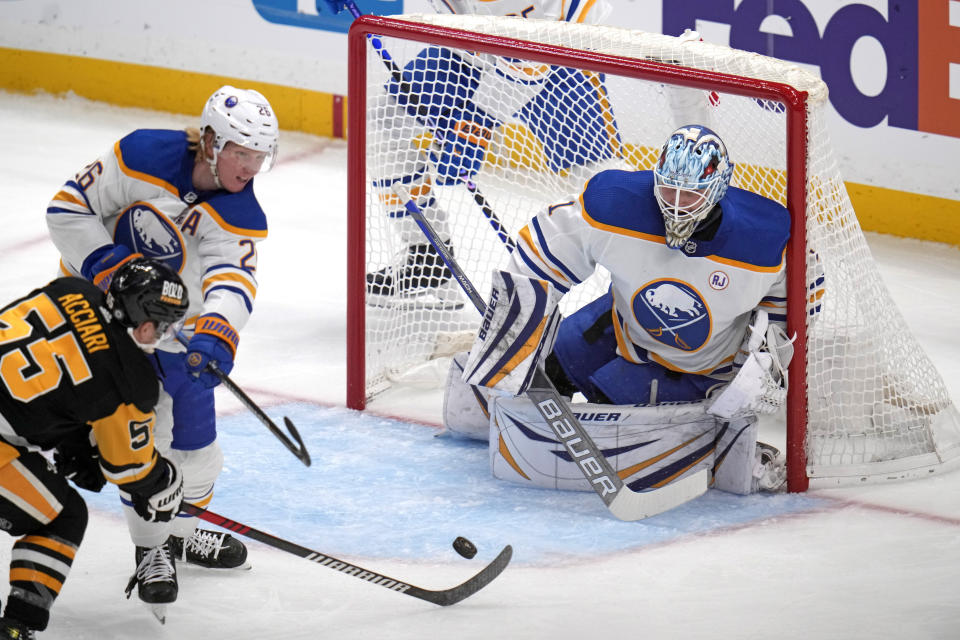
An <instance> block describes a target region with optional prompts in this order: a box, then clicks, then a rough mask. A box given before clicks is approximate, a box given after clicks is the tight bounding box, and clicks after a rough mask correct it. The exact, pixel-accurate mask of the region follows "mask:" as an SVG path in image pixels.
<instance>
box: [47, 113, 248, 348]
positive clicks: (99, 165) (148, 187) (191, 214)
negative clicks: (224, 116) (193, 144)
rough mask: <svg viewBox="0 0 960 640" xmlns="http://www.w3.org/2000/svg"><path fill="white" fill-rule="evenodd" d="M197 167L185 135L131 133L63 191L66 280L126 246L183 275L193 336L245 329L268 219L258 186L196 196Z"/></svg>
mask: <svg viewBox="0 0 960 640" xmlns="http://www.w3.org/2000/svg"><path fill="white" fill-rule="evenodd" d="M193 166H194V152H193V151H192V150H191V149H190V148H189V144H188V141H187V135H186V133H185V132H184V131H173V130H138V131H134V132H133V133H131V134H129V135H128V136H126V137H124V138H123V139H121V140H120V141H118V142H117V143H116V144H115V145H114V147H113V149H111V150H110V151H109V152H108V153H106V154H104V155H103V156H102V157H100V158H99V159H98V160H97V161H95V162H93V163H92V164H90V165H88V166H87V167H85V168H84V169H83V171H81V172H80V173H79V174H77V175H76V176H75V177H74V178H73V179H71V180H68V181H67V182H66V183H65V184H64V185H63V187H62V188H61V190H60V191H59V192H58V193H57V194H56V196H54V198H53V200H52V201H51V202H50V204H49V206H48V208H47V216H46V219H47V225H48V227H49V229H50V235H51V237H52V239H53V242H54V244H55V245H56V246H57V249H58V250H59V251H60V254H61V256H62V260H61V272H62V274H63V275H71V276H76V277H83V271H84V266H85V265H84V262H85V261H86V260H87V259H88V258H89V257H90V255H91V253H93V252H94V251H95V250H96V249H99V248H101V247H103V246H106V245H111V244H120V245H125V246H126V247H128V248H129V249H131V250H132V251H134V252H139V253H142V254H144V255H145V256H147V257H150V258H154V259H157V260H160V261H162V262H164V263H165V264H167V265H168V266H170V267H171V268H172V269H173V270H174V271H176V272H177V273H179V274H180V275H181V277H182V279H183V281H184V283H185V284H186V285H187V287H188V288H189V295H190V307H189V309H188V311H187V316H186V326H185V330H186V332H187V334H188V335H189V334H190V332H191V330H192V323H193V322H194V321H195V320H196V318H197V317H198V316H199V315H202V314H210V313H214V314H218V315H220V316H222V317H223V318H225V319H226V320H227V321H228V322H229V323H230V324H231V325H233V327H234V328H236V329H238V330H239V329H240V328H242V327H243V326H244V325H245V324H246V322H247V320H248V318H249V316H250V313H251V311H252V310H253V301H254V298H255V296H256V293H257V280H256V268H257V251H256V244H257V242H259V241H260V240H262V239H263V238H265V237H266V235H267V223H266V216H265V214H264V212H263V210H262V209H261V208H260V205H259V204H258V202H257V199H256V197H255V195H254V193H253V188H252V184H253V181H252V180H251V181H250V183H249V184H247V186H246V187H245V188H244V190H243V191H240V192H239V193H229V192H227V191H224V190H218V191H212V192H197V191H195V190H194V189H193V180H192V172H193ZM161 348H168V349H169V350H173V351H179V350H180V347H179V345H166V344H165V345H163V346H162V347H161Z"/></svg>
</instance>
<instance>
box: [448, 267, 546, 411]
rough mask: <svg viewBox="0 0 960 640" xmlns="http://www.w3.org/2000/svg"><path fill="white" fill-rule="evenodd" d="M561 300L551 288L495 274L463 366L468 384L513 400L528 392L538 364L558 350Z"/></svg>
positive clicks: (523, 279) (465, 380)
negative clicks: (511, 396) (503, 393)
mask: <svg viewBox="0 0 960 640" xmlns="http://www.w3.org/2000/svg"><path fill="white" fill-rule="evenodd" d="M560 296H561V294H560V293H559V292H558V291H557V290H556V289H555V288H554V287H553V285H552V284H551V283H549V282H546V281H543V280H537V279H535V278H528V277H526V276H522V275H518V274H512V273H509V272H507V271H499V270H498V271H494V273H493V284H492V287H491V292H490V301H489V303H488V304H487V308H486V311H485V313H484V316H483V321H482V322H481V324H480V329H479V330H478V331H477V337H476V340H475V341H474V343H473V347H472V348H471V349H470V356H469V358H468V359H467V362H466V364H465V366H464V373H463V380H464V382H466V383H467V384H471V385H477V386H483V387H495V388H497V389H500V390H502V391H506V392H508V393H511V394H519V393H522V392H523V391H524V390H526V388H527V387H528V386H529V385H530V381H531V379H532V378H533V373H534V371H535V370H536V367H537V364H538V363H539V362H540V360H541V358H543V357H545V356H546V354H548V353H549V352H550V351H551V350H552V349H553V341H554V339H555V338H556V333H557V327H558V326H559V323H560V314H559V312H558V311H557V303H558V302H559V300H560Z"/></svg>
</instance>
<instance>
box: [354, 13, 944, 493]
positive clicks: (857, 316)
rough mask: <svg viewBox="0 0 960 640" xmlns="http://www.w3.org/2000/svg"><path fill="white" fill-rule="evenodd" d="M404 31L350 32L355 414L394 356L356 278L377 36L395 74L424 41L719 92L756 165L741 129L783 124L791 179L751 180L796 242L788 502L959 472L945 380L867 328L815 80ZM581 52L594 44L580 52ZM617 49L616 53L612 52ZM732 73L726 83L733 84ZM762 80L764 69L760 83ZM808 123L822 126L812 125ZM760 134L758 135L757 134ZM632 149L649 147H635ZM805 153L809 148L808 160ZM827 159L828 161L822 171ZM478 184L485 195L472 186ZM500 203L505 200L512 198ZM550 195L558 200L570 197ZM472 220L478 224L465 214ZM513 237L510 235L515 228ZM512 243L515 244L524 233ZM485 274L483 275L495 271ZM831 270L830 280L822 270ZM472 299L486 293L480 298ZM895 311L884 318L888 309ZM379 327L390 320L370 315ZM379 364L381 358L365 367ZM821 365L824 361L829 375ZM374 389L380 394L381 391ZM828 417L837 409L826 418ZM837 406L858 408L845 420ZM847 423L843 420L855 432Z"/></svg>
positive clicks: (511, 27) (742, 56) (737, 65)
mask: <svg viewBox="0 0 960 640" xmlns="http://www.w3.org/2000/svg"><path fill="white" fill-rule="evenodd" d="M401 18H402V19H394V18H384V17H373V16H363V17H361V18H359V19H357V20H356V21H355V22H354V23H353V26H352V27H351V29H350V34H349V104H348V107H349V121H348V141H349V150H348V189H349V192H348V216H349V219H348V249H347V261H348V265H347V267H348V268H347V313H348V323H347V359H348V360H347V367H348V371H347V404H348V406H349V407H352V408H355V409H362V408H364V407H365V405H366V402H367V401H368V399H369V398H370V397H372V396H373V395H375V394H376V393H379V391H378V390H371V383H370V380H371V378H372V376H375V375H377V374H376V373H372V372H371V370H370V369H371V362H373V361H374V360H376V357H379V356H381V355H382V354H383V353H386V352H387V351H388V347H387V346H383V347H380V346H374V345H372V344H371V335H372V334H371V333H370V332H369V323H368V321H369V318H368V311H369V307H368V305H367V300H366V293H365V280H364V278H365V273H367V272H370V271H371V270H373V269H374V268H375V266H376V265H378V264H383V261H384V260H385V258H383V257H380V258H372V257H371V255H372V249H371V244H370V243H371V240H370V238H371V235H370V234H371V231H370V229H368V224H376V220H377V217H378V216H382V212H378V211H377V208H378V203H377V198H376V197H375V195H374V194H372V193H371V189H370V183H371V180H372V179H375V174H376V173H377V169H376V168H374V167H373V166H372V165H374V164H375V163H376V162H377V158H376V151H374V152H373V153H371V151H370V150H371V149H374V150H375V149H377V148H378V147H377V146H376V145H375V144H374V145H373V146H371V140H373V139H374V138H375V136H376V135H378V133H377V132H378V131H379V129H378V127H380V126H381V125H380V124H378V122H377V121H376V119H375V118H374V117H371V115H370V114H371V113H373V111H372V109H371V104H372V101H373V100H374V94H376V93H377V91H378V90H379V91H381V93H382V86H383V83H384V79H385V78H386V77H387V73H386V70H385V68H384V65H383V61H382V60H381V59H380V58H379V57H378V52H377V51H376V50H375V48H374V46H373V44H372V40H371V38H370V37H368V36H374V37H376V38H377V39H378V40H379V41H382V42H383V43H384V48H385V49H386V51H388V52H390V55H394V54H398V53H399V55H397V57H396V62H397V64H398V65H399V66H400V67H403V65H404V63H405V62H406V61H407V60H408V59H409V58H410V56H411V55H412V54H408V53H406V52H407V51H408V50H409V51H416V50H418V49H422V48H423V47H425V46H426V45H427V44H429V46H431V47H444V48H450V49H454V50H458V51H464V52H471V53H479V54H491V55H493V56H500V57H505V58H510V59H521V60H523V61H527V62H530V63H542V64H546V65H551V66H552V67H569V68H572V69H579V70H584V71H588V72H596V73H600V74H605V75H606V77H607V79H608V81H610V80H611V79H617V81H618V82H619V79H624V82H625V83H627V82H630V81H637V87H654V88H656V87H657V86H671V87H687V88H690V89H694V90H700V91H703V92H714V93H716V94H719V96H720V100H721V103H722V101H724V100H727V101H728V104H732V105H737V104H739V102H738V101H740V102H743V103H744V104H747V105H749V103H750V101H752V102H753V103H754V106H755V107H756V105H759V107H756V108H757V114H756V115H755V114H749V113H748V115H746V116H736V118H737V120H738V121H739V120H744V121H745V122H744V123H743V124H738V125H737V126H738V127H740V128H742V129H744V130H745V131H747V133H746V134H744V135H743V136H742V137H743V138H744V140H746V141H747V142H744V145H746V144H750V145H756V147H757V149H758V151H757V153H758V154H760V155H764V154H763V149H762V145H764V144H766V143H767V141H765V140H758V141H749V140H748V139H749V137H750V135H749V124H750V123H749V120H751V119H752V118H757V119H758V120H759V119H762V118H768V117H769V118H773V117H774V116H772V115H771V113H772V114H774V115H775V116H776V117H777V118H781V120H782V122H781V124H778V125H777V126H779V127H782V134H777V135H776V136H772V138H773V139H771V140H770V141H769V144H770V145H776V146H780V145H782V147H783V149H782V150H780V151H778V152H777V153H779V154H780V155H782V158H783V161H782V162H783V164H784V166H783V167H782V169H781V168H780V167H775V168H774V169H772V170H770V169H762V170H761V173H763V177H762V178H760V180H762V181H763V182H764V183H765V184H774V185H776V186H775V187H773V188H772V189H773V190H772V191H771V192H770V193H763V195H765V196H767V197H771V198H773V199H776V200H779V201H780V202H781V203H783V204H784V205H786V206H787V208H788V209H789V211H790V213H791V217H792V225H791V241H790V245H789V249H788V252H787V272H788V332H789V334H790V335H794V334H795V335H796V342H795V351H796V353H797V356H796V357H794V358H793V360H792V362H791V364H790V372H789V375H790V380H791V381H792V384H791V385H790V389H789V395H788V402H787V410H786V416H785V419H786V425H787V426H786V429H787V431H786V441H787V451H786V454H787V458H788V484H789V488H790V490H791V491H803V490H806V489H807V488H808V486H809V482H810V478H815V479H819V478H823V483H822V484H823V485H824V486H830V485H833V484H847V483H852V482H862V481H865V480H881V479H894V478H906V477H915V476H920V475H925V474H928V473H930V472H932V471H939V470H942V469H946V468H952V467H954V466H956V463H957V460H958V456H960V436H958V434H960V417H958V414H957V411H956V409H955V407H954V406H953V403H952V402H951V400H950V398H949V396H948V395H947V394H946V391H945V389H944V385H943V383H942V381H941V380H940V379H939V375H938V374H937V373H936V371H935V370H934V369H933V367H932V365H931V364H930V363H929V361H928V360H927V359H926V357H925V356H923V354H922V351H921V350H920V349H919V347H918V346H917V345H916V344H915V341H913V338H912V337H911V336H910V335H909V331H908V330H907V329H906V327H905V324H904V323H903V320H902V318H900V316H899V313H898V312H897V311H896V310H895V308H894V309H893V311H892V313H888V312H884V314H883V318H878V317H871V316H875V314H874V312H873V311H872V310H871V309H872V306H871V305H873V304H877V305H881V306H883V305H884V304H885V303H887V302H888V300H887V297H885V296H886V295H887V294H886V289H885V288H883V285H882V282H880V280H879V275H878V274H877V273H876V268H875V265H872V261H871V260H870V258H869V250H868V249H866V244H865V241H864V240H863V236H862V233H861V232H860V229H859V225H858V223H857V222H856V217H855V215H854V214H853V210H852V207H850V205H849V199H848V198H847V195H846V191H845V188H844V186H843V183H842V182H841V181H840V178H839V174H838V173H837V171H836V168H835V165H834V164H832V150H831V149H830V148H829V142H828V136H827V135H826V133H825V129H826V125H825V122H824V120H825V115H824V111H825V109H826V96H827V91H826V87H825V85H824V84H823V83H822V81H820V80H819V79H818V78H816V77H815V76H813V75H812V74H809V73H807V72H805V71H803V70H802V69H800V68H798V67H796V66H795V65H792V64H788V63H784V62H782V61H779V60H774V59H770V58H765V57H763V56H758V55H756V54H752V53H746V52H739V51H735V50H732V49H729V48H726V47H720V46H716V45H710V44H709V43H683V44H681V43H679V42H676V39H669V38H667V37H666V36H659V35H655V34H641V33H639V32H635V31H627V30H623V29H616V28H611V27H598V26H587V25H572V24H567V23H560V24H558V25H542V27H543V30H541V29H540V27H541V25H539V24H535V22H536V21H523V20H518V19H509V18H489V17H478V16H432V15H431V16H401ZM594 34H596V45H595V46H594V45H593V44H589V43H592V42H593V41H592V40H590V37H592V36H593V35H594ZM618 39H624V41H630V43H631V44H632V43H633V41H634V40H636V41H638V42H640V41H643V42H641V44H640V45H638V47H639V49H640V50H641V51H642V50H644V49H643V47H644V46H646V44H645V43H646V40H651V41H653V42H655V45H656V48H657V49H656V50H657V51H666V52H669V53H668V54H657V55H649V54H643V53H640V54H636V53H632V54H631V55H622V51H623V50H624V49H626V48H627V47H623V46H622V45H620V44H617V43H618V42H619V40H618ZM671 41H673V42H671ZM584 42H587V43H588V45H587V46H584V44H583V43H584ZM611 43H613V44H611ZM611 49H612V50H615V51H616V53H612V52H611ZM687 51H693V54H690V55H688V54H687ZM664 60H667V61H664ZM731 69H732V70H734V71H735V72H731ZM755 69H760V70H761V71H759V72H756V73H754V70H755ZM644 83H645V84H644ZM378 87H379V89H378ZM624 104H629V101H627V102H622V103H621V104H620V105H619V109H618V105H616V104H615V105H614V114H615V115H616V116H619V115H620V114H622V113H626V111H627V110H628V109H626V108H624V107H623V106H622V105H624ZM771 105H773V107H772V108H771ZM776 105H780V106H776ZM637 108H638V109H643V108H644V106H643V105H638V106H637ZM749 108H750V107H749V106H746V107H743V109H749ZM724 109H726V107H724ZM811 119H814V120H815V122H814V123H811ZM618 122H619V118H618ZM678 124H689V123H678ZM811 126H816V127H818V128H819V130H818V131H817V132H816V136H817V137H816V141H815V143H812V142H811V140H812V134H811V130H810V129H811ZM713 128H714V129H715V130H716V131H717V132H718V133H719V134H720V135H721V136H722V137H723V138H724V140H725V141H726V142H727V145H728V148H729V149H730V150H731V158H732V159H733V161H734V162H737V161H738V159H739V158H740V156H738V142H736V136H734V135H733V134H731V139H728V138H727V129H725V127H724V123H723V121H721V124H715V125H713ZM731 128H733V127H732V126H731ZM667 133H669V130H668V131H667ZM621 135H622V136H623V141H624V142H632V141H631V140H630V139H629V136H630V135H631V131H630V130H629V129H623V130H621ZM664 135H665V134H663V135H661V137H660V138H659V141H660V143H662V140H663V139H665V138H664ZM756 137H762V135H761V134H759V133H758V134H757V136H756ZM824 140H826V141H827V142H826V143H825V142H824ZM644 144H646V145H650V144H653V142H649V141H647V142H644ZM657 144H659V143H657ZM636 146H637V147H638V148H640V147H642V145H641V144H640V143H637V145H636ZM814 146H815V147H816V148H812V147H814ZM824 156H827V159H826V160H824ZM758 157H759V156H758ZM811 158H816V159H817V161H818V162H826V163H827V165H828V168H827V169H824V170H823V171H822V172H814V171H812V170H811V167H810V162H811ZM777 162H778V163H779V162H780V161H779V160H778V161H777ZM637 168H640V167H639V166H638V167H637ZM645 168H649V167H645ZM749 170H750V165H749V164H747V165H746V169H745V170H744V171H749ZM738 172H739V175H738V173H735V175H734V179H733V184H734V185H740V186H743V187H744V188H751V185H752V184H753V182H751V180H752V179H751V178H750V177H749V176H745V175H743V171H741V169H740V168H739V167H738ZM490 173H491V175H493V174H496V175H497V178H498V179H500V180H501V181H504V180H506V182H509V179H510V178H509V177H507V178H505V179H504V178H503V175H502V174H507V173H509V171H507V170H498V169H491V170H490ZM477 182H478V184H479V183H481V178H480V177H478V178H477ZM517 184H519V182H518V183H517ZM523 189H527V187H523ZM505 190H506V191H509V187H506V188H505ZM518 190H520V187H518ZM556 195H557V197H563V196H564V195H566V194H556ZM468 202H469V201H468ZM468 207H469V204H467V205H463V207H460V208H458V207H457V206H456V205H453V206H452V207H451V210H452V213H451V217H452V218H454V220H457V218H456V216H457V215H460V209H461V208H462V209H463V210H464V211H466V209H467V208H468ZM511 209H512V207H511ZM533 213H536V211H530V212H527V214H526V217H527V218H528V217H529V216H530V215H532V214H533ZM463 215H467V214H466V213H464V214H463ZM473 215H479V214H478V213H477V212H476V211H474V212H473ZM507 226H508V228H510V225H509V224H508V225H507ZM810 229H812V230H813V232H814V241H813V242H808V230H810ZM824 229H827V230H826V231H824ZM510 230H511V231H512V232H515V231H516V230H517V229H516V228H512V229H510ZM384 233H385V232H384ZM827 233H834V234H835V233H840V234H842V236H843V237H842V239H840V240H836V241H830V242H820V238H821V237H824V236H825V234H827ZM835 247H842V249H843V250H844V251H849V252H850V254H851V257H847V256H844V257H842V258H838V259H836V260H834V259H833V258H834V256H833V255H832V250H833V249H834V248H835ZM458 248H459V247H458ZM828 252H830V253H828ZM459 257H460V256H459V255H458V258H459ZM849 261H856V262H857V265H858V266H857V267H856V269H855V270H852V271H851V270H849V266H850V265H849V264H846V262H849ZM838 263H841V264H840V266H837V265H838ZM861 264H862V265H863V266H860V265H861ZM489 266H490V268H492V267H493V266H495V264H491V265H489ZM835 266H837V268H836V269H835V270H833V271H831V268H832V267H835ZM485 268H486V265H485ZM818 270H823V271H824V273H823V279H824V281H825V282H826V288H827V291H829V292H831V294H828V295H826V296H825V297H824V299H823V300H820V299H817V300H813V299H810V291H811V289H810V283H812V282H814V281H815V280H817V278H818V273H819V271H818ZM851 273H852V274H853V275H851ZM860 278H863V279H864V280H863V282H857V280H858V279H860ZM848 280H849V281H850V282H847V281H848ZM865 282H869V284H870V285H871V286H872V285H874V283H876V282H879V289H878V290H877V291H873V290H872V289H871V290H870V292H869V293H867V294H866V295H873V294H876V295H878V296H879V299H878V300H876V301H873V302H871V303H870V305H868V306H867V307H864V308H859V307H858V308H857V309H855V310H854V311H853V312H850V313H849V314H848V315H842V316H840V317H838V318H837V319H833V317H832V316H830V314H831V313H833V312H834V310H839V311H838V312H840V313H842V314H847V311H846V307H848V306H849V305H850V304H851V300H850V299H849V298H850V297H851V296H855V295H863V294H862V293H861V292H858V291H857V286H859V285H862V284H864V283H865ZM831 287H832V289H831ZM478 288H480V289H481V291H483V290H484V288H483V287H479V285H478ZM821 304H823V305H824V310H823V311H821V310H820V305H821ZM889 304H890V305H891V306H892V302H890V303H889ZM828 316H829V317H828ZM475 321H476V320H475ZM814 321H817V322H821V325H820V326H819V328H818V329H817V330H818V331H821V332H822V334H823V335H822V336H814V338H813V339H814V341H815V342H816V348H812V347H811V342H810V340H811V337H810V336H809V335H808V330H809V328H810V327H811V326H812V325H811V323H812V322H814ZM874 321H877V322H878V324H879V325H880V326H879V329H880V331H879V333H878V335H877V336H876V337H875V339H865V338H864V336H866V335H867V334H869V333H871V332H872V331H873V330H872V328H871V327H870V323H871V322H874ZM377 322H384V321H383V320H382V319H379V318H378V320H377ZM386 322H392V320H388V321H386ZM419 322H420V326H422V327H435V326H437V325H438V323H442V321H440V320H429V321H428V320H423V321H419ZM443 322H445V320H444V321H443ZM851 323H852V324H851ZM853 325H855V326H853ZM428 330H430V331H432V330H433V329H428ZM419 331H421V329H420V328H412V329H407V330H403V331H399V332H398V333H396V334H390V335H397V336H400V337H399V338H390V339H389V340H399V341H403V340H404V339H406V338H411V339H413V338H415V337H417V338H418V337H419V336H420V334H419V333H418V332H419ZM884 336H886V338H885V337H884ZM378 339H380V340H383V339H382V338H378ZM885 339H890V340H904V341H906V344H905V346H902V347H901V348H899V349H898V350H897V354H896V356H895V357H896V358H903V361H902V362H893V363H891V358H892V356H890V355H889V354H887V353H886V352H887V351H889V349H888V348H887V345H885V344H883V343H884V341H885ZM861 342H862V343H863V344H861ZM877 342H879V343H880V344H876V343H877ZM861 350H862V351H863V352H864V353H861ZM374 351H376V353H377V356H376V357H375V356H373V355H372V354H373V352H374ZM917 354H919V356H918V355H917ZM811 359H815V360H814V362H815V364H814V365H813V366H812V367H811V370H810V371H808V365H809V364H810V363H811ZM824 361H825V362H828V364H826V365H823V364H822V363H823V362H824ZM377 366H381V365H380V364H377ZM898 367H899V368H898ZM825 368H826V369H825ZM904 370H905V371H904ZM859 374H866V375H867V376H868V377H869V376H873V377H874V378H875V380H874V379H870V380H867V381H866V382H863V383H861V382H860V381H859V380H856V381H855V382H850V380H851V379H853V378H854V377H855V376H857V375H859ZM388 378H389V376H388ZM382 384H384V385H389V382H387V383H382ZM848 385H849V388H848ZM931 387H932V388H931ZM811 395H813V396H815V397H811ZM811 403H812V404H811ZM837 404H839V405H840V406H839V407H835V405H837ZM846 404H849V405H851V406H850V407H849V409H848V408H847V407H846ZM811 407H813V408H814V413H815V414H816V418H817V420H820V421H822V422H823V423H824V424H823V425H818V426H817V427H816V430H812V429H811V422H810V418H811V415H810V414H811ZM848 414H849V415H850V416H852V418H850V419H849V420H848ZM898 421H899V424H898ZM848 423H849V425H848ZM917 430H923V431H924V434H923V436H922V437H919V436H917V435H916V434H915V433H912V432H916V431H917ZM918 440H922V441H923V442H918Z"/></svg>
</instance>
